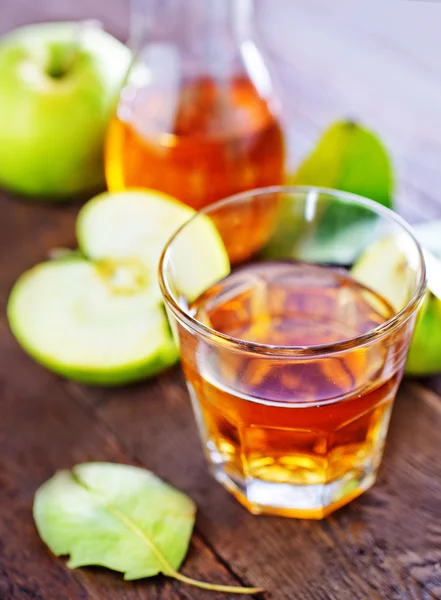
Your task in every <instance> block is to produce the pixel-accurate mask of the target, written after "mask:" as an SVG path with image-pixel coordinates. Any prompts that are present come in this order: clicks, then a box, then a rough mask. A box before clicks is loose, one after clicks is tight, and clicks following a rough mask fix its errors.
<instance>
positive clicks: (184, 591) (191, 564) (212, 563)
mask: <svg viewBox="0 0 441 600" xmlns="http://www.w3.org/2000/svg"><path fill="white" fill-rule="evenodd" d="M24 374H25V376H23V375H24ZM64 388H65V386H64V385H62V384H60V381H59V380H58V379H57V378H56V377H54V376H52V375H51V374H49V373H47V372H46V371H45V370H43V369H42V368H41V367H39V366H38V365H36V364H34V363H33V362H32V361H31V360H30V359H29V358H28V357H26V356H25V355H24V354H23V352H22V351H21V350H20V349H19V348H18V346H17V344H16V343H15V341H14V340H13V339H12V337H11V335H10V334H9V332H8V331H6V329H5V326H4V324H2V323H1V324H0V389H1V392H2V393H1V396H0V410H1V414H2V419H1V420H0V485H1V490H2V494H1V500H0V533H1V541H0V572H1V573H2V576H1V578H0V598H2V600H12V599H13V600H28V599H29V598H35V599H43V598H44V599H45V600H48V599H49V598H50V599H57V600H64V599H66V600H67V599H68V598H69V599H73V598H91V599H96V600H98V599H100V598H103V597H104V595H105V598H106V599H109V600H112V599H115V600H116V599H117V598H118V599H121V598H124V599H127V600H132V599H133V600H135V599H139V600H141V598H146V597H149V598H158V599H160V598H161V599H162V598H164V599H167V600H169V599H170V600H175V599H176V600H177V599H178V598H179V599H180V600H182V599H184V598H185V599H188V600H193V599H199V598H200V599H202V598H206V593H205V592H202V591H200V590H196V589H195V588H190V587H189V586H184V585H183V584H180V583H177V582H174V581H169V580H165V578H162V577H156V578H154V579H152V580H150V581H141V582H134V583H131V582H130V583H129V582H124V581H123V579H122V577H121V576H120V575H118V574H116V573H112V572H110V571H107V570H104V569H92V568H88V569H80V570H75V571H71V570H69V569H68V568H67V567H66V566H65V564H64V563H65V561H64V559H62V558H55V557H54V556H52V555H51V554H50V552H49V550H48V549H47V548H46V547H45V546H44V544H43V543H42V541H41V540H40V539H39V537H38V534H37V532H36V530H35V527H34V524H33V521H32V500H33V495H34V492H35V490H36V488H37V487H38V486H39V485H40V484H41V483H42V482H43V481H44V480H46V479H47V478H48V477H50V476H51V475H52V474H53V473H54V472H55V471H56V470H58V469H63V468H70V467H71V466H72V465H74V464H77V463H81V462H88V461H99V460H103V461H113V462H122V463H133V460H132V458H131V455H130V453H128V452H127V450H126V449H125V448H124V446H127V445H126V444H124V443H121V442H120V441H119V440H118V439H117V437H116V436H115V434H114V433H113V432H112V431H110V430H109V429H108V427H107V426H105V425H103V424H102V423H101V424H99V423H97V420H96V419H95V418H94V416H93V414H92V413H91V411H90V410H89V409H87V407H84V406H83V407H81V406H80V405H78V404H77V402H76V401H75V399H73V398H72V397H69V395H68V393H66V390H65V389H64ZM171 483H174V482H173V481H171ZM184 571H185V573H186V574H187V575H189V576H191V577H194V578H198V579H203V580H207V581H213V582H219V583H225V584H230V585H235V584H239V585H240V582H239V580H238V578H236V577H234V576H233V575H232V573H231V572H230V570H229V569H227V568H226V567H225V566H224V565H223V564H222V563H221V562H219V560H218V559H217V558H216V556H215V555H214V554H213V552H212V551H211V550H210V549H209V548H208V547H207V546H206V544H205V543H204V542H203V541H202V539H201V538H200V536H198V535H197V534H196V535H195V536H194V537H193V542H192V545H191V548H190V552H189V555H188V558H187V560H186V564H185V568H184ZM212 597H213V598H217V599H220V598H222V599H224V598H225V595H220V594H214V595H213V596H212Z"/></svg>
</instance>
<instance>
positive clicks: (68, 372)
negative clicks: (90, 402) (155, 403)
mask: <svg viewBox="0 0 441 600" xmlns="http://www.w3.org/2000/svg"><path fill="white" fill-rule="evenodd" d="M151 289H152V285H151V279H150V276H149V274H148V273H147V272H146V270H145V268H144V265H142V264H141V263H140V262H139V261H138V262H137V261H134V260H130V261H129V260H126V261H109V260H102V261H97V262H91V261H87V260H84V259H80V258H72V259H63V260H54V261H49V262H45V263H41V264H39V265H37V266H36V267H34V268H33V269H31V270H29V271H27V272H26V273H24V274H23V275H22V276H21V277H20V278H19V279H18V281H17V282H16V284H15V285H14V287H13V289H12V292H11V295H10V297H9V301H8V308H7V312H8V319H9V324H10V327H11V330H12V332H13V334H14V335H15V337H16V338H17V340H18V342H19V343H20V345H21V346H22V347H23V348H24V349H25V350H26V351H27V352H28V353H29V354H30V355H31V356H32V357H33V358H34V359H36V360H37V361H38V362H40V363H41V364H43V365H44V366H46V367H48V368H49V369H51V370H53V371H55V372H57V373H59V374H60V375H63V376H66V377H68V378H70V379H74V380H77V381H80V382H84V383H91V384H101V385H118V384H124V383H127V382H132V381H136V380H139V379H142V378H144V377H147V376H150V375H154V374H155V373H157V372H159V371H161V370H162V369H164V368H166V367H167V366H169V365H171V364H173V363H174V362H176V360H177V359H178V352H177V349H176V346H175V344H174V342H173V340H172V337H171V333H170V331H169V328H168V324H167V320H166V316H165V313H164V310H163V307H162V306H161V305H160V304H159V303H158V302H157V301H156V300H155V298H154V295H153V294H152V293H151Z"/></svg>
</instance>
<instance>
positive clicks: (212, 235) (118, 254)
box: [77, 190, 230, 302]
mask: <svg viewBox="0 0 441 600" xmlns="http://www.w3.org/2000/svg"><path fill="white" fill-rule="evenodd" d="M195 214H196V212H195V211H194V210H193V209H192V208H190V207H188V206H186V205H185V204H183V203H182V202H179V200H176V199H175V198H173V197H171V196H168V195H167V194H163V193H161V192H158V191H154V190H129V191H124V192H114V193H104V194H100V195H99V196H96V197H95V198H93V199H92V200H90V201H89V202H88V203H87V204H86V205H85V206H84V207H83V208H82V210H81V211H80V213H79V215H78V219H77V238H78V243H79V246H80V248H81V250H82V251H83V252H84V254H85V255H86V256H88V257H90V258H91V259H93V260H99V259H103V258H110V259H127V258H136V259H138V260H140V261H141V262H142V263H143V264H144V266H145V268H146V270H147V272H148V273H149V274H150V275H151V277H152V278H154V279H155V280H156V274H157V270H158V265H159V259H160V257H161V254H162V251H163V249H164V246H165V244H166V242H167V241H168V240H169V239H170V238H171V236H172V235H173V234H174V233H175V232H176V231H177V230H178V229H179V227H180V226H181V225H183V224H184V223H185V222H186V221H188V220H189V219H191V217H193V216H194V215H195ZM174 244H176V245H175V246H174V251H173V257H172V263H173V264H172V267H173V277H174V287H175V290H176V293H177V294H179V295H183V296H185V298H186V299H187V301H190V302H191V301H193V300H194V299H196V298H197V297H198V296H200V294H202V293H203V292H204V291H205V290H206V289H207V288H208V287H209V286H210V285H212V284H213V283H216V282H217V281H219V280H220V279H222V278H223V277H225V276H226V275H228V273H229V272H230V262H229V259H228V254H227V252H226V249H225V246H224V243H223V241H222V238H221V236H220V234H219V232H218V230H217V229H216V227H215V225H214V223H213V222H212V220H211V219H210V218H209V217H198V218H197V219H195V220H194V221H192V222H191V223H190V224H189V226H188V231H187V232H186V233H185V235H184V234H183V235H180V236H178V237H177V239H176V240H175V242H174ZM156 294H157V296H158V297H159V294H160V292H159V286H157V287H156Z"/></svg>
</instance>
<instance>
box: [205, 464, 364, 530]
mask: <svg viewBox="0 0 441 600" xmlns="http://www.w3.org/2000/svg"><path fill="white" fill-rule="evenodd" d="M211 472H212V474H213V475H214V477H215V479H217V481H218V482H219V483H221V484H222V485H223V486H224V487H225V488H226V489H227V490H228V491H229V492H231V493H232V494H233V495H234V496H235V497H236V498H237V500H238V501H239V502H240V503H241V504H243V505H244V506H245V507H246V508H247V509H248V510H249V511H250V512H251V513H252V514H255V515H259V514H266V515H278V516H282V517H294V518H298V519H323V518H324V517H326V516H327V515H329V514H331V513H332V512H334V511H335V510H337V509H338V508H341V507H342V506H344V505H345V504H347V503H348V502H351V500H353V499H354V498H356V497H357V496H359V495H360V494H362V493H363V492H364V491H366V490H367V489H369V488H370V487H371V486H372V485H373V483H374V482H375V479H376V474H375V473H374V472H372V471H367V472H366V471H364V472H359V471H357V472H351V473H347V474H346V475H345V477H343V478H342V479H337V480H334V481H331V482H329V483H324V484H315V485H293V484H288V483H275V482H272V481H263V480H261V479H253V478H247V479H246V480H243V479H239V478H237V477H232V476H231V475H230V474H227V473H226V472H225V471H224V469H223V468H222V466H221V465H219V464H213V463H211Z"/></svg>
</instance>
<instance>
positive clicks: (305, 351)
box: [158, 185, 427, 358]
mask: <svg viewBox="0 0 441 600" xmlns="http://www.w3.org/2000/svg"><path fill="white" fill-rule="evenodd" d="M311 192H316V193H318V194H323V195H328V196H331V197H334V198H337V199H339V198H341V199H343V200H351V201H353V202H354V203H356V204H358V205H359V206H365V207H366V208H369V209H371V210H372V211H373V212H375V213H376V214H377V215H379V216H382V217H384V218H386V219H387V220H389V221H392V222H394V223H395V224H396V225H398V226H399V227H400V228H401V229H402V230H404V231H405V232H406V234H407V235H408V236H409V238H410V239H411V240H412V242H413V243H414V245H415V248H416V250H417V252H418V257H419V263H420V268H421V273H420V277H419V280H418V282H417V285H416V290H415V292H414V293H413V295H412V297H411V298H410V299H409V301H408V302H407V303H406V305H405V306H404V307H403V308H402V309H401V310H400V311H399V312H398V313H397V314H395V315H394V316H393V317H391V318H390V319H388V320H387V321H385V322H384V323H382V324H381V325H378V326H377V327H375V328H373V329H370V330H369V331H367V332H365V333H362V334H360V335H357V336H355V337H351V338H347V339H344V340H339V341H337V342H332V343H328V344H319V345H316V346H278V345H272V344H263V343H260V342H251V341H247V340H243V339H240V338H235V337H232V336H229V335H227V334H225V333H222V332H220V331H217V330H216V329H213V328H211V327H209V326H208V325H205V324H204V323H202V322H201V321H198V320H197V319H195V318H194V317H193V316H192V315H191V314H190V313H189V311H188V310H185V309H184V308H183V307H182V306H181V305H180V303H179V302H178V300H177V298H176V297H175V295H174V294H173V292H172V290H171V288H170V285H169V282H168V277H167V274H166V269H167V264H168V260H169V256H170V253H171V252H172V246H173V242H174V240H175V239H176V238H177V237H178V236H179V235H180V234H181V233H182V232H183V231H184V230H185V229H186V228H187V227H188V226H189V225H190V224H191V223H192V222H193V221H195V220H196V219H198V218H199V217H201V216H210V212H213V211H215V210H218V209H220V208H224V207H228V206H230V205H234V204H236V203H237V202H240V201H243V200H246V199H251V198H255V197H258V196H264V195H267V194H309V193H311ZM158 278H159V286H160V288H161V292H162V295H163V297H164V300H165V304H166V305H167V307H168V308H169V309H170V310H171V311H172V312H173V314H174V316H175V317H176V318H177V319H178V321H180V322H181V323H184V324H185V325H186V326H187V328H190V330H192V331H193V332H195V333H196V334H198V335H199V336H201V337H203V338H205V339H207V340H208V341H210V342H217V343H219V344H220V345H222V346H223V347H225V348H231V349H236V350H240V351H241V352H244V351H245V352H246V351H248V352H250V353H252V354H262V355H272V356H275V355H277V356H285V357H287V358H289V357H291V358H295V357H302V358H305V357H314V356H318V355H323V354H334V353H336V352H341V351H344V350H349V349H351V348H356V347H360V346H364V345H366V344H368V343H369V342H371V341H373V340H374V339H375V340H377V339H378V338H380V337H383V336H384V335H386V334H388V333H390V332H391V331H393V330H395V329H396V328H398V327H399V326H400V325H401V324H403V323H404V322H405V321H407V319H408V318H409V317H410V316H411V315H412V313H413V312H414V311H415V310H416V309H417V308H418V305H419V303H420V302H421V300H422V298H423V296H424V294H425V292H426V287H427V275H426V265H425V260H424V254H423V250H422V248H421V246H420V244H419V242H418V240H417V238H416V237H415V234H414V233H413V230H412V227H411V226H410V225H409V224H408V223H407V222H406V221H405V220H404V219H403V218H402V217H401V216H400V215H398V214H397V213H396V212H394V211H393V210H391V209H390V208H387V207H385V206H383V205H382V204H379V203H378V202H375V201H374V200H370V199H369V198H364V197H363V196H359V195H358V194H353V193H351V192H344V191H340V190H336V189H331V188H326V187H319V186H295V185H294V186H289V185H275V186H268V187H261V188H255V189H251V190H247V191H245V192H240V193H238V194H234V195H232V196H228V197H227V198H225V199H223V200H219V201H218V202H214V203H213V204H209V205H208V206H206V207H204V208H203V209H201V210H199V211H197V212H196V213H195V214H194V215H193V216H192V217H190V219H188V220H187V221H186V222H185V223H183V224H182V225H181V226H180V227H179V228H178V229H177V230H176V231H175V233H174V234H173V235H172V236H171V238H170V239H169V240H168V241H167V243H166V245H165V247H164V249H163V251H162V254H161V258H160V261H159V269H158Z"/></svg>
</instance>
